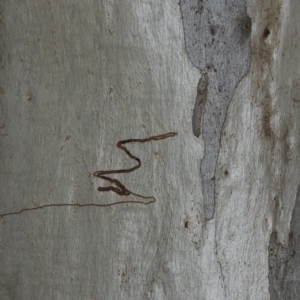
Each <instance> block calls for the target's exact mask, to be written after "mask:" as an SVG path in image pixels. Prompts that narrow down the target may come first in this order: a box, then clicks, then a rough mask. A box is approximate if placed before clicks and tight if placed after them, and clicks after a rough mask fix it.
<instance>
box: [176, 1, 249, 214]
mask: <svg viewBox="0 0 300 300" xmlns="http://www.w3.org/2000/svg"><path fill="white" fill-rule="evenodd" d="M180 8H181V14H182V22H183V29H184V38H185V48H186V52H187V54H188V57H189V58H190V60H191V62H192V64H193V65H194V66H195V67H196V68H198V69H199V70H201V72H202V76H201V78H204V79H205V78H206V86H207V90H206V91H205V98H203V99H205V100H204V101H201V99H202V98H201V97H198V96H199V88H198V93H197V97H196V103H195V108H194V112H193V116H192V124H193V133H194V135H195V136H197V137H198V136H200V131H201V133H202V136H203V140H204V145H205V148H204V157H203V159H202V162H201V166H200V172H201V176H202V186H203V198H204V207H205V216H206V218H207V219H211V218H213V216H214V206H215V179H214V178H215V169H216V165H217V160H218V156H219V151H220V140H221V131H222V127H223V124H224V122H225V119H226V114H227V109H228V106H229V104H230V102H231V100H232V97H233V94H234V91H235V88H236V86H237V85H238V83H239V82H240V81H241V79H242V78H243V77H244V76H245V75H246V74H247V73H248V72H249V69H250V63H251V51H250V36H251V19H250V17H249V16H248V15H247V10H246V0H242V1H235V0H229V1H226V2H225V1H219V2H217V1H211V0H209V1H208V0H203V1H198V0H181V2H180ZM205 76H206V77H205ZM204 79H200V81H199V83H201V80H204ZM204 81H205V80H204ZM198 86H199V84H198ZM197 103H198V104H200V105H198V106H197ZM203 112H204V113H203Z"/></svg>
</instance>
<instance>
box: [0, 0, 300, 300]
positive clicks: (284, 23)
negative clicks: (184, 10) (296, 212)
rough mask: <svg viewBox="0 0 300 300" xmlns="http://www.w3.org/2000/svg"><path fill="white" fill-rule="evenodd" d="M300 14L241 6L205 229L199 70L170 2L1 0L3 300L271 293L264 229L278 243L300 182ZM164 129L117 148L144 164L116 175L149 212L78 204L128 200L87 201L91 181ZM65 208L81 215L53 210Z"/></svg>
mask: <svg viewBox="0 0 300 300" xmlns="http://www.w3.org/2000/svg"><path fill="white" fill-rule="evenodd" d="M207 3H210V5H212V4H214V5H215V9H217V8H218V5H220V7H221V5H222V4H223V2H222V3H221V1H212V2H207ZM243 3H244V2H243ZM244 8H245V7H244ZM220 12H222V11H220ZM299 13H300V4H298V3H297V2H296V1H292V0H290V1H283V0H282V1H280V0H276V1H270V0H269V1H259V0H251V1H250V0H249V1H247V14H248V15H249V17H250V18H251V20H252V30H251V53H252V56H251V68H250V71H249V73H248V74H246V76H245V77H244V78H243V79H242V81H240V83H239V84H238V85H237V86H236V88H235V90H234V92H233V97H232V100H231V103H230V104H229V106H228V108H227V112H226V116H225V122H224V125H223V128H222V131H221V138H220V140H221V147H220V149H219V154H218V160H217V164H216V168H215V203H214V205H215V213H214V218H212V219H211V220H206V218H205V210H204V206H203V196H202V188H203V186H202V179H203V178H202V177H201V174H200V172H199V166H200V163H201V159H202V158H203V156H204V154H205V152H204V148H205V140H204V139H203V138H202V135H200V138H196V137H195V136H194V134H193V131H192V115H193V107H194V106H195V97H197V84H198V81H199V77H200V76H201V74H200V72H199V70H198V69H197V68H196V67H195V66H194V65H193V64H194V62H193V61H191V60H190V58H189V56H188V53H187V51H186V49H185V46H186V41H185V37H184V32H183V27H184V26H183V24H182V19H181V10H180V5H179V4H178V3H177V2H174V1H169V0H165V1H160V2H159V3H158V2H154V1H147V0H142V1H140V0H125V1H122V3H120V1H116V0H105V1H75V0H72V1H71V0H67V1H63V2H62V1H56V0H55V1H54V0H48V1H45V2H43V1H38V0H25V1H16V0H11V1H4V2H3V3H2V4H1V18H2V19H1V21H2V22H1V73H0V76H1V78H0V82H1V88H0V92H1V119H0V133H1V158H2V160H1V166H0V178H1V182H0V190H1V207H0V215H2V216H3V217H2V218H1V222H0V298H1V299H5V300H6V299H63V300H68V299H70V300H71V299H72V300H73V299H80V300H82V299H105V300H106V299H172V300H173V299H205V300H207V299H213V300H215V299H228V300H229V299H230V300H232V299H255V300H256V299H270V295H273V292H274V291H275V290H276V291H278V289H275V288H274V287H273V288H270V284H269V283H270V282H271V283H272V282H273V284H275V285H277V284H278V283H277V282H276V281H272V277H271V275H272V274H271V272H270V270H269V267H270V266H271V265H272V263H273V265H274V264H275V265H276V263H274V260H273V261H272V259H271V258H269V255H270V251H269V249H270V247H272V245H273V244H272V243H273V240H272V239H273V238H274V236H275V234H274V232H276V242H277V244H281V245H282V246H283V247H286V246H288V245H289V239H290V237H291V235H290V232H291V231H290V221H291V218H292V214H293V209H294V203H295V199H296V194H297V189H298V186H299V178H300V176H299V173H300V171H299V170H300V161H299V153H300V146H299V145H300V142H299V140H300V136H299V132H300V120H299V117H298V116H299V111H300V102H299V94H300V93H299V92H300V88H299V84H298V83H299V82H300V68H299V65H300V62H299V49H298V45H299V34H298V33H299V21H298V16H299ZM243 16H245V15H243ZM213 17H215V18H216V19H217V18H218V16H217V14H216V16H214V15H213ZM220 18H221V19H222V17H220ZM185 31H186V29H185ZM187 33H189V32H187ZM200 34H201V33H200ZM202 34H203V33H202ZM236 38H238V37H236ZM216 51H217V49H216ZM213 55H215V54H213ZM222 59H224V57H222ZM243 66H244V67H245V65H243ZM237 67H238V66H237ZM245 70H246V69H245ZM242 73H243V72H242ZM211 78H212V77H211ZM211 80H212V81H213V82H212V83H210V84H212V86H213V85H216V86H217V84H218V82H217V81H215V79H214V78H213V79H211ZM199 91H200V94H201V93H202V94H205V90H203V89H201V88H200V89H198V94H199ZM204 114H205V112H204ZM171 131H176V132H177V133H178V135H177V136H176V137H171V138H168V139H165V140H160V141H153V142H149V143H145V144H137V143H136V144H129V145H128V148H129V149H130V151H131V152H132V153H133V154H134V155H136V156H137V157H139V158H140V159H141V162H142V166H141V168H139V169H137V170H136V171H135V172H132V173H130V174H119V175H114V176H112V177H114V178H116V179H118V180H120V181H121V182H122V183H123V184H124V185H125V186H126V187H127V188H128V189H130V190H131V191H133V192H135V193H138V194H141V195H145V196H154V197H155V198H156V202H155V203H151V204H149V205H142V204H133V203H130V204H125V205H116V206H113V207H95V206H89V204H107V203H113V202H115V201H122V200H133V201H134V200H140V198H138V197H135V196H134V195H129V196H127V197H126V196H119V195H116V194H115V193H113V192H106V193H104V192H98V191H97V187H98V186H100V185H101V186H102V185H103V186H104V185H105V184H107V183H105V182H103V181H102V180H100V179H99V178H95V177H94V176H93V172H95V171H97V170H109V169H126V168H130V167H132V166H133V161H131V160H130V159H129V158H128V157H127V156H126V155H125V154H124V153H123V152H122V151H120V149H118V148H117V147H116V143H117V142H118V141H119V140H124V139H131V138H144V137H149V136H154V135H159V134H164V133H167V132H171ZM75 203H78V204H84V205H87V206H85V207H74V206H73V207H72V206H69V207H61V206H54V205H59V204H75ZM43 205H48V206H47V207H44V208H41V209H36V208H39V207H41V206H43ZM30 208H33V209H34V210H26V211H24V210H23V211H22V209H30ZM20 211H22V212H21V213H19V214H10V213H18V212H20ZM4 215H5V216H4ZM293 226H294V225H293ZM295 228H296V227H295ZM271 237H272V239H271V244H270V238H271ZM269 244H270V245H269ZM269 246H270V247H269ZM275 273H276V272H275ZM285 279H286V278H285ZM274 282H275V283H274ZM296 284H297V281H296ZM281 292H282V291H281ZM274 299H276V298H274Z"/></svg>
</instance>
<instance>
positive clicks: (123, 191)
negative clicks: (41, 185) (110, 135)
mask: <svg viewBox="0 0 300 300" xmlns="http://www.w3.org/2000/svg"><path fill="white" fill-rule="evenodd" d="M175 135H177V133H176V132H169V133H166V134H161V135H156V136H151V137H148V138H144V139H128V140H123V141H119V142H118V143H117V147H118V148H119V149H121V150H123V151H124V152H125V153H126V154H127V155H128V156H129V157H130V158H131V159H133V160H135V161H137V165H136V166H134V167H132V168H129V169H119V170H107V171H96V172H94V176H95V177H98V178H101V179H104V180H107V181H109V182H110V183H111V184H113V185H111V186H109V187H98V191H100V192H108V191H113V192H115V193H116V194H118V195H120V196H129V195H130V194H131V195H134V196H137V197H140V198H143V199H151V200H148V201H141V200H125V201H116V202H113V203H107V204H99V203H86V204H81V203H60V204H45V205H39V206H36V207H30V208H22V209H21V210H19V211H14V212H9V213H4V214H0V218H3V217H6V216H11V215H19V214H21V213H23V212H26V211H33V210H38V209H43V208H47V207H79V208H81V207H109V206H115V205H120V204H128V203H133V204H144V205H148V204H150V203H154V202H156V199H155V197H153V196H149V197H147V196H142V195H139V194H136V193H134V192H132V191H130V190H128V189H127V188H126V187H125V186H124V185H123V184H122V183H121V182H120V181H119V180H117V179H114V178H110V177H108V176H104V175H108V174H119V173H130V172H133V171H134V170H136V169H138V168H140V167H141V160H140V159H139V158H138V157H136V156H134V155H133V154H132V153H131V152H130V151H129V150H128V149H127V148H126V147H125V146H123V145H124V144H127V143H146V142H150V141H158V140H163V139H166V138H168V137H172V136H175Z"/></svg>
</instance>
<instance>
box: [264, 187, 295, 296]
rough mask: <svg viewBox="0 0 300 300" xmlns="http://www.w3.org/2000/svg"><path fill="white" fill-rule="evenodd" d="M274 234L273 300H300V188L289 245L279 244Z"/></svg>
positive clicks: (271, 249)
mask: <svg viewBox="0 0 300 300" xmlns="http://www.w3.org/2000/svg"><path fill="white" fill-rule="evenodd" d="M276 239H277V235H276V233H273V234H272V236H271V239H270V245H269V290H270V299H271V300H275V299H276V300H284V299H299V295H300V186H299V187H298V193H297V197H296V203H295V207H294V211H293V216H292V221H291V232H290V234H289V244H288V246H287V247H283V246H282V245H281V244H278V243H277V241H276Z"/></svg>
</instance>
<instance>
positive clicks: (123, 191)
mask: <svg viewBox="0 0 300 300" xmlns="http://www.w3.org/2000/svg"><path fill="white" fill-rule="evenodd" d="M175 135H177V133H176V132H169V133H166V134H161V135H156V136H151V137H148V138H144V139H129V140H123V141H119V142H118V143H117V147H118V148H119V149H121V150H123V151H124V152H125V153H126V154H127V155H128V156H129V157H130V158H131V159H133V160H135V161H136V162H137V165H136V166H134V167H132V168H129V169H119V170H108V171H96V172H95V173H94V176H96V177H99V178H101V179H104V180H107V181H109V182H110V183H112V184H113V185H111V186H109V187H101V186H100V187H98V191H99V192H108V191H113V192H115V193H117V194H118V195H120V196H129V195H130V194H132V195H135V196H137V197H140V198H144V199H153V200H152V201H149V202H142V201H138V202H137V201H130V202H131V203H141V202H142V203H144V204H149V203H151V202H155V201H156V199H155V198H154V197H152V196H151V197H146V196H142V195H139V194H136V193H133V192H132V191H130V190H128V189H127V188H126V187H125V186H124V185H123V184H122V183H121V182H120V181H119V180H117V179H113V178H110V177H107V176H104V175H108V174H119V173H130V172H133V171H134V170H136V169H138V168H140V167H141V160H140V159H139V158H138V157H136V156H134V155H133V154H131V152H130V151H129V150H128V149H127V148H126V147H125V146H123V145H125V144H128V143H146V142H150V141H158V140H163V139H166V138H168V137H172V136H175Z"/></svg>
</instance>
